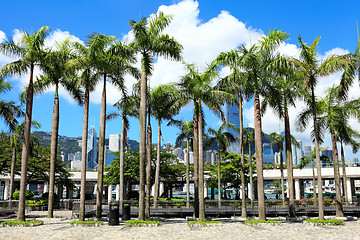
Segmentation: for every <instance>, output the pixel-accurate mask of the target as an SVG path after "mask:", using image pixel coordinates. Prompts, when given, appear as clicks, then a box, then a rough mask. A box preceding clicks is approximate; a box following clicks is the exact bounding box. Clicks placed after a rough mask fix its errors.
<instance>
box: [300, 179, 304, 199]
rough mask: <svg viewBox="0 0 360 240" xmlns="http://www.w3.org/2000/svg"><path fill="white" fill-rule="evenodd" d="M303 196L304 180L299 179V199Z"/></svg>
mask: <svg viewBox="0 0 360 240" xmlns="http://www.w3.org/2000/svg"><path fill="white" fill-rule="evenodd" d="M304 196H305V189H304V181H301V180H300V199H302V198H304Z"/></svg>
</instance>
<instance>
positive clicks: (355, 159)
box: [353, 157, 359, 167]
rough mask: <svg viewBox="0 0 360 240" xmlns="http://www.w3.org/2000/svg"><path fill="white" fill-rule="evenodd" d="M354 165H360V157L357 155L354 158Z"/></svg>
mask: <svg viewBox="0 0 360 240" xmlns="http://www.w3.org/2000/svg"><path fill="white" fill-rule="evenodd" d="M353 165H354V167H357V166H359V159H358V158H357V157H354V159H353Z"/></svg>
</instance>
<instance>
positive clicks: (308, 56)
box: [293, 36, 352, 220]
mask: <svg viewBox="0 0 360 240" xmlns="http://www.w3.org/2000/svg"><path fill="white" fill-rule="evenodd" d="M298 38H299V43H300V59H296V58H294V59H293V63H294V64H295V66H296V67H297V70H298V71H299V72H300V73H301V75H302V78H303V81H304V85H305V88H306V90H307V91H308V92H309V93H310V96H311V100H310V101H309V102H308V104H309V105H310V106H311V109H312V117H313V130H314V131H313V132H314V139H315V153H316V168H317V177H318V178H317V181H318V187H319V188H321V186H322V177H321V163H320V150H319V131H318V126H317V117H316V102H315V87H316V84H317V80H318V77H320V76H327V75H329V74H331V73H334V72H336V71H339V70H341V69H345V68H346V67H347V66H348V65H349V61H348V57H349V56H348V55H341V56H338V55H331V56H329V57H327V58H326V59H324V60H322V61H320V60H319V59H318V52H317V45H318V43H319V40H320V37H317V38H316V39H315V40H314V42H313V43H312V44H311V45H310V46H309V45H307V44H306V43H304V42H303V41H302V39H301V37H300V36H299V37H298ZM351 77H352V76H350V75H347V74H344V75H343V79H344V80H346V81H349V78H351ZM340 92H341V91H340ZM319 219H320V220H323V219H324V204H323V194H322V191H319Z"/></svg>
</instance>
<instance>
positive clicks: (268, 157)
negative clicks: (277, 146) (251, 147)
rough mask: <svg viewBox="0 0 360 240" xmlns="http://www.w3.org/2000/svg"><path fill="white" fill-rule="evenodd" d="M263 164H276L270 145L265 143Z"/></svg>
mask: <svg viewBox="0 0 360 240" xmlns="http://www.w3.org/2000/svg"><path fill="white" fill-rule="evenodd" d="M263 163H274V153H273V149H272V147H271V146H270V144H269V143H263Z"/></svg>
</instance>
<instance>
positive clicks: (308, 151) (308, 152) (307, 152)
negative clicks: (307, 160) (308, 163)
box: [304, 145, 312, 157]
mask: <svg viewBox="0 0 360 240" xmlns="http://www.w3.org/2000/svg"><path fill="white" fill-rule="evenodd" d="M311 151H312V149H311V146H309V145H306V146H305V148H304V156H305V157H311Z"/></svg>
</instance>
